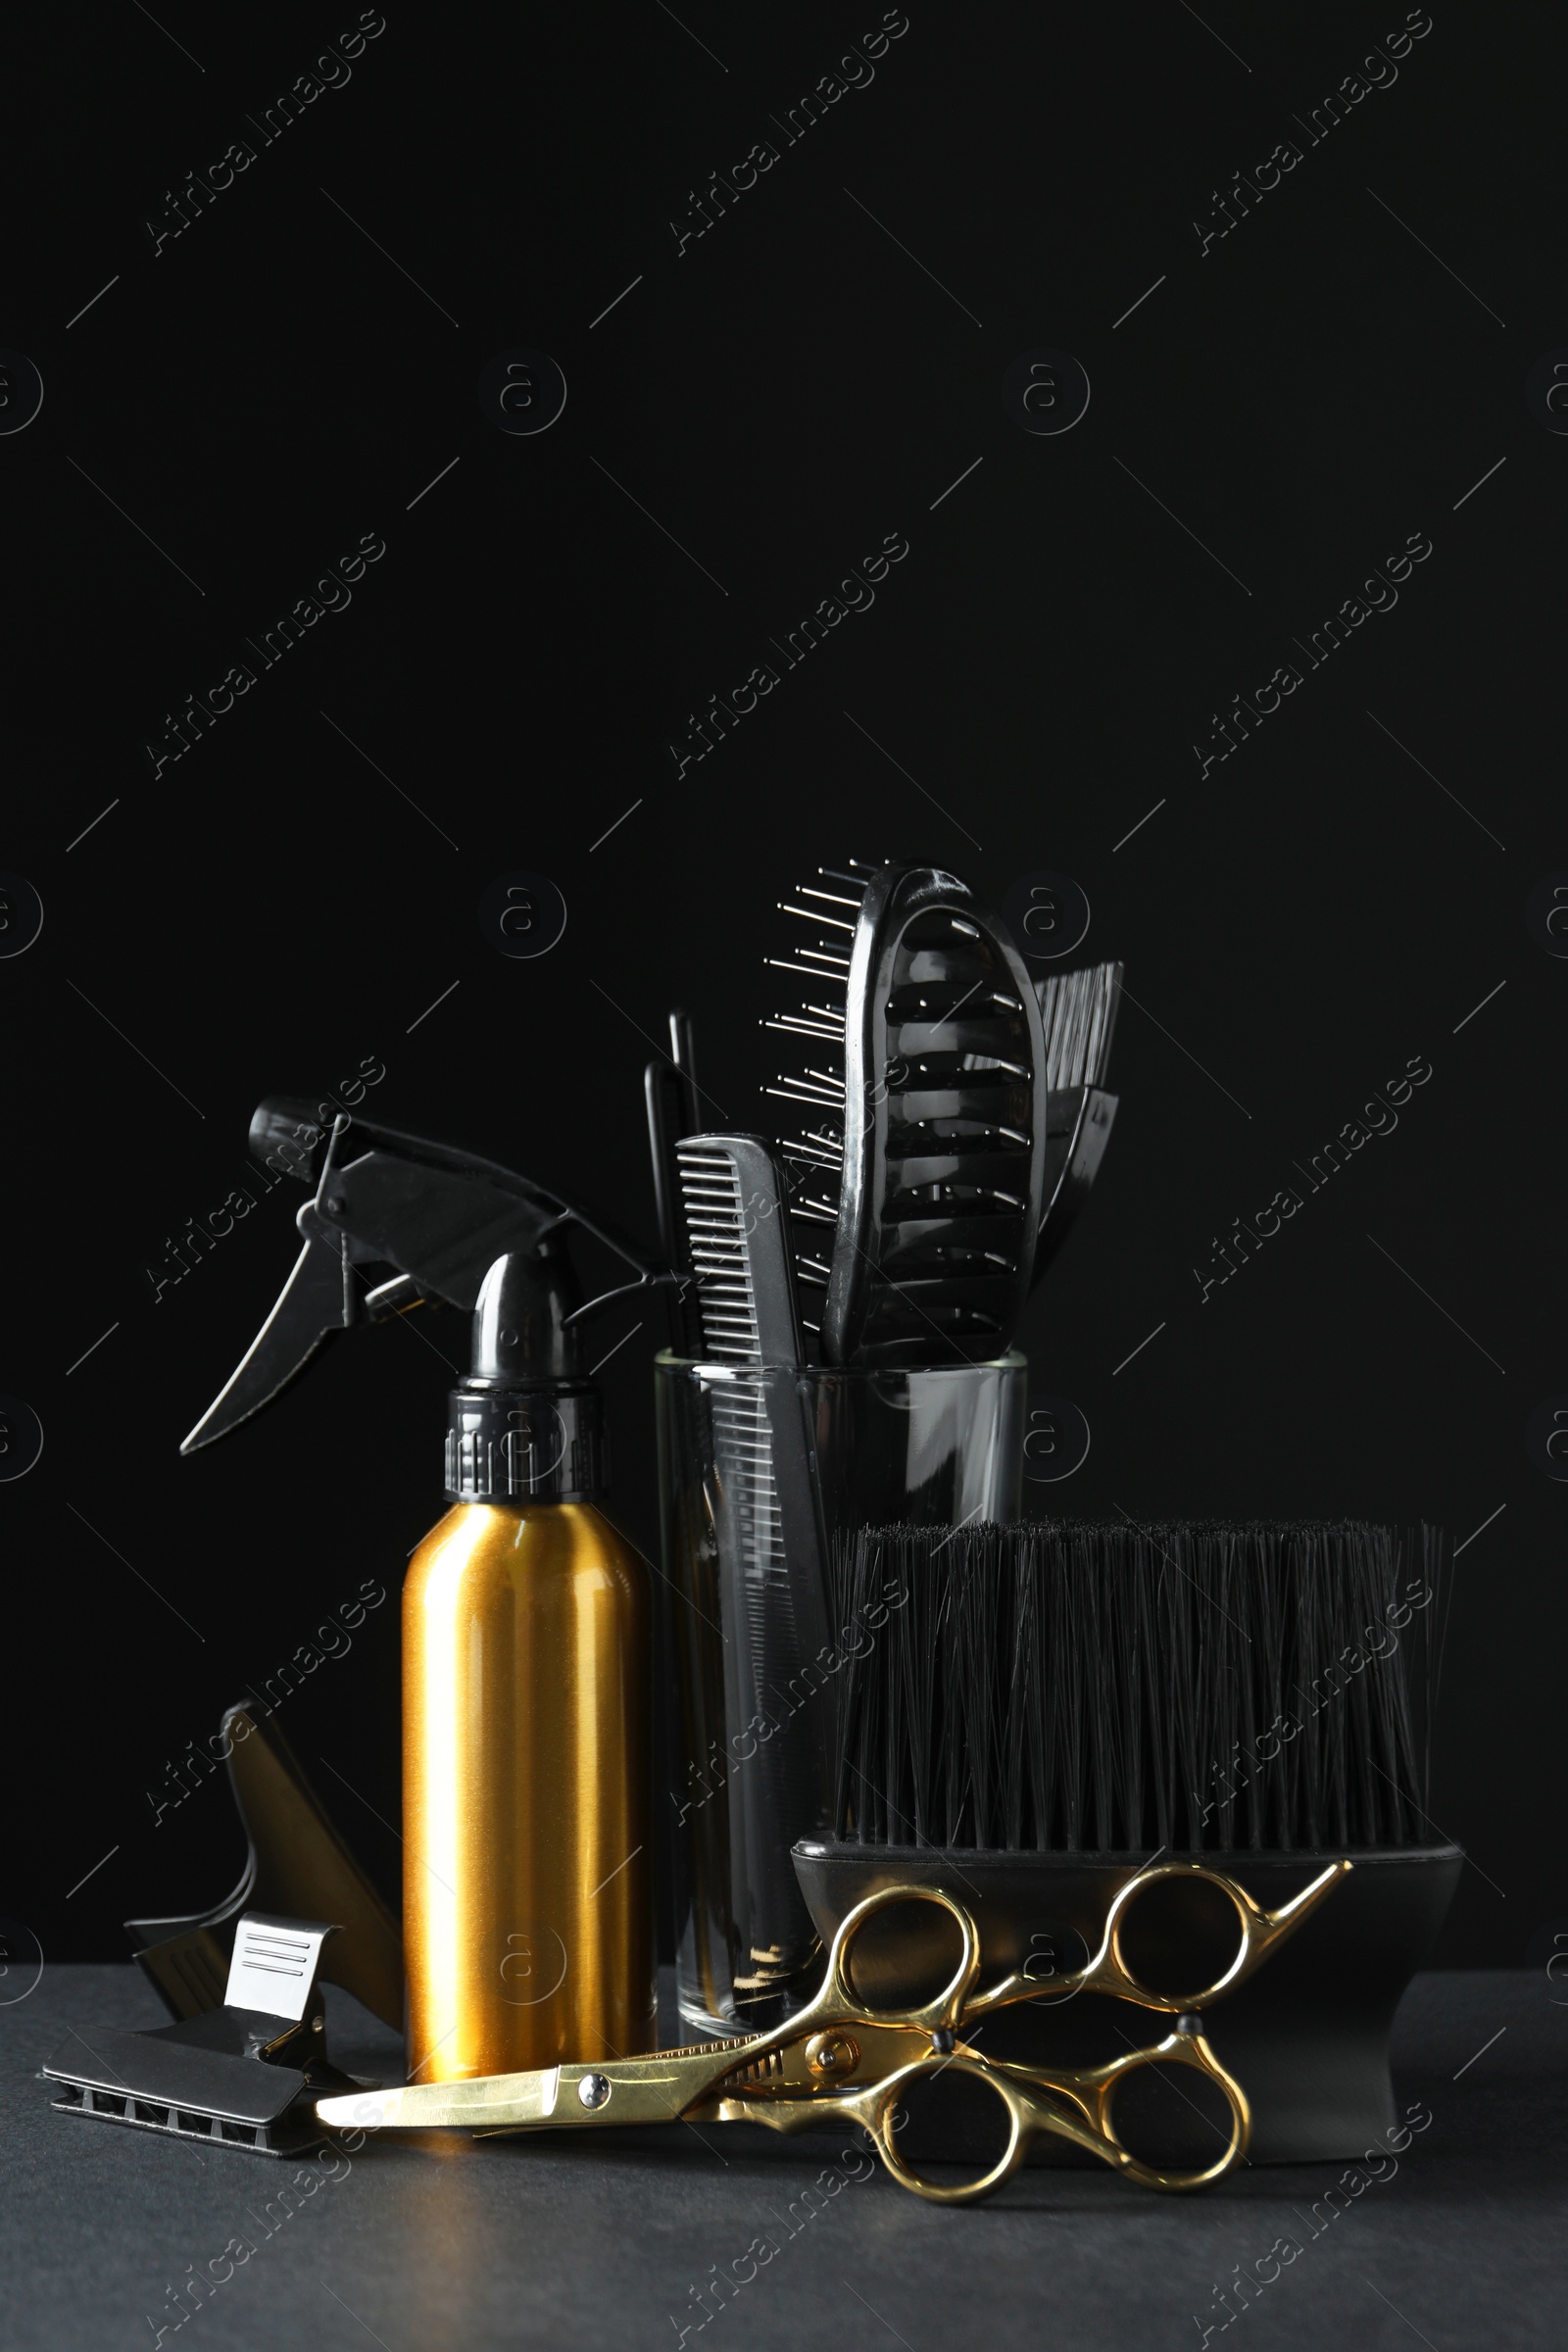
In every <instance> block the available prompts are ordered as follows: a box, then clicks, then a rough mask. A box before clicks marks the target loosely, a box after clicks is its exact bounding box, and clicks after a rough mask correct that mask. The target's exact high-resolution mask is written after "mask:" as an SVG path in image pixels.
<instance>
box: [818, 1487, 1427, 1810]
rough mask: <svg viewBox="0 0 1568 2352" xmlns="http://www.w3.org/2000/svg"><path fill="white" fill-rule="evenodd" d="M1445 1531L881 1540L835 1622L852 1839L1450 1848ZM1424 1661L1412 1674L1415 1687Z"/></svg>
mask: <svg viewBox="0 0 1568 2352" xmlns="http://www.w3.org/2000/svg"><path fill="white" fill-rule="evenodd" d="M1445 1570H1446V1538H1445V1537H1444V1536H1443V1535H1442V1534H1441V1533H1440V1532H1439V1531H1437V1530H1435V1529H1432V1528H1422V1529H1420V1530H1418V1531H1414V1532H1410V1533H1401V1532H1400V1531H1397V1530H1395V1529H1391V1528H1386V1527H1371V1526H1366V1525H1363V1524H1358V1523H1353V1522H1341V1523H1337V1524H1336V1523H1299V1524H1289V1523H1278V1524H1274V1523H1256V1522H1254V1523H1251V1524H1246V1525H1225V1524H1222V1523H1209V1524H1203V1523H1200V1524H1182V1525H1153V1526H1150V1527H1138V1526H1134V1525H1132V1524H1131V1523H1125V1522H1124V1523H1121V1524H1118V1525H1110V1526H1096V1525H1091V1524H1088V1523H1080V1522H1074V1521H1070V1520H1068V1521H1044V1522H1039V1523H1036V1524H1032V1525H1024V1526H1019V1527H1010V1528H999V1527H980V1526H976V1527H969V1528H963V1529H960V1530H958V1531H956V1532H949V1531H947V1530H944V1529H941V1528H921V1527H895V1528H873V1529H862V1530H861V1531H860V1532H859V1533H858V1534H854V1535H850V1536H846V1537H842V1538H841V1539H840V1541H839V1544H838V1545H837V1546H836V1549H835V1555H834V1581H835V1593H834V1599H835V1610H834V1621H835V1623H842V1624H846V1625H857V1624H862V1623H864V1622H865V1618H866V1611H867V1609H868V1608H870V1607H872V1606H873V1605H874V1603H875V1596H876V1595H878V1594H882V1595H888V1594H893V1595H903V1597H902V1599H899V1600H898V1601H897V1604H896V1605H895V1606H893V1607H891V1608H889V1609H888V1614H887V1621H886V1624H885V1625H884V1626H883V1628H882V1630H881V1631H880V1633H879V1634H878V1636H877V1639H876V1640H875V1642H873V1643H871V1644H870V1645H868V1646H867V1647H866V1648H865V1650H864V1652H863V1654H862V1655H860V1656H858V1657H856V1656H853V1655H852V1656H850V1657H849V1658H848V1659H847V1661H846V1664H845V1669H844V1672H843V1675H842V1678H841V1681H840V1686H839V1777H838V1789H837V1801H836V1807H835V1834H836V1836H837V1837H838V1838H841V1839H851V1840H858V1841H861V1842H869V1843H873V1844H893V1845H898V1844H906V1843H907V1844H912V1845H917V1846H921V1845H924V1846H941V1847H984V1848H989V1849H992V1850H1005V1851H1008V1852H1024V1851H1033V1852H1061V1853H1097V1854H1105V1853H1126V1854H1149V1853H1152V1852H1154V1851H1156V1850H1160V1851H1163V1852H1166V1853H1178V1854H1192V1853H1230V1852H1235V1851H1240V1850H1245V1849H1250V1850H1253V1851H1262V1850H1267V1851H1269V1852H1273V1853H1292V1852H1298V1851H1299V1852H1305V1853H1320V1852H1325V1851H1328V1850H1330V1849H1332V1850H1334V1851H1336V1852H1339V1851H1345V1852H1352V1851H1354V1850H1355V1849H1356V1848H1372V1847H1391V1846H1419V1845H1422V1844H1425V1843H1427V1842H1428V1841H1429V1827H1428V1823H1427V1816H1426V1811H1425V1806H1426V1799H1427V1770H1428V1766H1427V1753H1428V1727H1429V1725H1430V1720H1431V1712H1432V1703H1433V1696H1434V1685H1435V1679H1436V1648H1435V1645H1434V1642H1433V1632H1434V1620H1435V1618H1436V1616H1437V1613H1438V1608H1439V1606H1440V1594H1441V1590H1442V1585H1443V1580H1444V1575H1445ZM1412 1664H1413V1669H1414V1670H1413V1672H1412V1670H1411V1669H1412Z"/></svg>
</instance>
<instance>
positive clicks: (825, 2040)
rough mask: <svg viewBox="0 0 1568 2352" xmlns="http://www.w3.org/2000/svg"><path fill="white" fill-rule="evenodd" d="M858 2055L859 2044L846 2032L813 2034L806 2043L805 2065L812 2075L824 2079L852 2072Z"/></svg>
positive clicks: (856, 2063)
mask: <svg viewBox="0 0 1568 2352" xmlns="http://www.w3.org/2000/svg"><path fill="white" fill-rule="evenodd" d="M859 2056H860V2050H859V2044H858V2042H856V2041H853V2040H852V2039H851V2037H850V2035H849V2034H812V2035H811V2038H810V2040H809V2042H808V2043H807V2045H806V2063H807V2065H808V2066H809V2068H810V2071H811V2073H812V2074H813V2075H818V2076H821V2077H823V2078H826V2079H831V2078H833V2077H834V2076H837V2075H848V2074H850V2073H852V2072H853V2071H854V2069H855V2067H856V2066H857V2065H858V2062H859Z"/></svg>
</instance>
